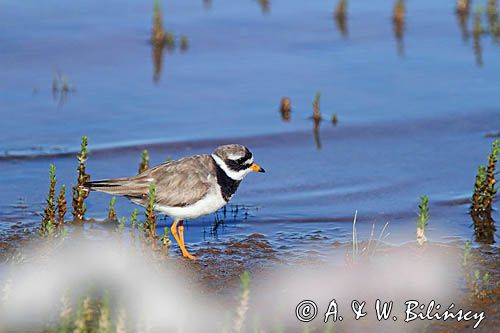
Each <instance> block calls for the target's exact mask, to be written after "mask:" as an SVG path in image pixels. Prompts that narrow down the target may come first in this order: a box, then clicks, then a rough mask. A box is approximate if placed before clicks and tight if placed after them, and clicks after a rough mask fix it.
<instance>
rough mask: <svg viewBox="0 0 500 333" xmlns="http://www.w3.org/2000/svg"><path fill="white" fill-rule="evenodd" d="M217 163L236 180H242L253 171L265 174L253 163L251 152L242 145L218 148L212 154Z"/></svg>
mask: <svg viewBox="0 0 500 333" xmlns="http://www.w3.org/2000/svg"><path fill="white" fill-rule="evenodd" d="M212 157H213V159H214V160H215V163H217V165H218V166H219V167H220V168H221V169H222V170H223V171H224V172H225V173H226V175H228V177H230V178H232V179H234V180H242V179H243V177H245V176H246V175H247V174H248V173H250V172H251V171H257V172H265V171H264V169H263V168H261V167H260V166H258V165H257V164H255V163H254V162H253V155H252V153H251V152H250V150H249V149H248V148H247V147H245V146H242V145H237V144H232V145H225V146H220V147H217V149H215V150H214V152H213V153H212Z"/></svg>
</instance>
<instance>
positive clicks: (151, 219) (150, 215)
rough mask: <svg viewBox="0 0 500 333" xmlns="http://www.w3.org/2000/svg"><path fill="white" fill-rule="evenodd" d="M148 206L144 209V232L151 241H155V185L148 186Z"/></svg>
mask: <svg viewBox="0 0 500 333" xmlns="http://www.w3.org/2000/svg"><path fill="white" fill-rule="evenodd" d="M148 199H149V201H148V205H147V207H146V222H145V224H144V231H145V232H146V234H147V236H148V237H149V238H150V240H151V241H155V240H156V239H157V235H156V215H155V210H154V208H155V207H154V206H155V200H156V199H155V184H154V183H151V184H150V185H149V195H148Z"/></svg>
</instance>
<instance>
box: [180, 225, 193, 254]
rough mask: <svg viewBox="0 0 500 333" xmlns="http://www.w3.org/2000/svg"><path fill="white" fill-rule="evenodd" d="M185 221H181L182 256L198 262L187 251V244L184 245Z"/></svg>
mask: <svg viewBox="0 0 500 333" xmlns="http://www.w3.org/2000/svg"><path fill="white" fill-rule="evenodd" d="M183 224H184V221H182V220H180V221H179V228H178V230H179V236H180V241H181V242H180V244H179V246H180V247H181V251H182V255H183V256H184V257H186V258H189V259H191V260H196V257H195V256H193V255H191V254H190V253H189V252H188V250H186V244H184V225H183Z"/></svg>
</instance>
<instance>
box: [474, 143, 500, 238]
mask: <svg viewBox="0 0 500 333" xmlns="http://www.w3.org/2000/svg"><path fill="white" fill-rule="evenodd" d="M499 154H500V141H499V140H495V141H494V142H493V145H492V148H491V152H490V154H489V155H488V163H487V164H486V165H485V166H479V168H478V172H477V175H476V179H475V182H474V191H473V193H472V198H471V205H470V214H471V217H472V220H473V222H474V233H475V236H476V240H477V241H479V242H485V243H490V244H491V243H493V242H494V233H495V230H496V228H495V222H494V220H493V217H492V210H493V201H494V199H495V196H496V194H497V188H496V186H495V185H496V179H495V174H496V164H497V162H498V155H499Z"/></svg>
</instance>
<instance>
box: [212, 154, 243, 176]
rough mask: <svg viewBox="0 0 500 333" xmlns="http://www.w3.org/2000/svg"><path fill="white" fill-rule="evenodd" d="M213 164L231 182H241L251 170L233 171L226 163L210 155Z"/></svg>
mask: <svg viewBox="0 0 500 333" xmlns="http://www.w3.org/2000/svg"><path fill="white" fill-rule="evenodd" d="M212 157H213V159H214V160H215V163H217V165H218V166H219V167H220V168H221V169H222V171H224V172H225V173H226V175H227V176H228V177H229V178H231V179H233V180H242V179H243V178H244V177H245V176H246V175H247V174H248V173H249V172H250V171H252V169H250V168H248V169H244V170H240V171H234V170H231V169H229V168H228V167H227V165H226V163H224V161H223V160H222V159H221V158H220V157H219V156H217V155H215V154H212Z"/></svg>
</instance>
